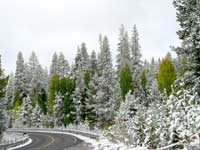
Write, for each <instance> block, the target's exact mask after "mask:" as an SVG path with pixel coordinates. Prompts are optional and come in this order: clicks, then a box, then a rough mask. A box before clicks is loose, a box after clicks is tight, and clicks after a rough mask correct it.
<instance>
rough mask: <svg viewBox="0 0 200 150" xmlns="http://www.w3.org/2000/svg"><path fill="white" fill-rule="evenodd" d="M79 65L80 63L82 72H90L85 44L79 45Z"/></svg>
mask: <svg viewBox="0 0 200 150" xmlns="http://www.w3.org/2000/svg"><path fill="white" fill-rule="evenodd" d="M80 50H81V63H82V70H83V71H87V70H90V63H89V62H90V61H89V55H88V53H87V48H86V44H85V43H82V44H81V49H80Z"/></svg>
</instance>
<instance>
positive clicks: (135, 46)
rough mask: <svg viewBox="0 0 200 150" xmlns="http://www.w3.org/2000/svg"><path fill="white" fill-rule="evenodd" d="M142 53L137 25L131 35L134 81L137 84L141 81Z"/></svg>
mask: <svg viewBox="0 0 200 150" xmlns="http://www.w3.org/2000/svg"><path fill="white" fill-rule="evenodd" d="M141 58H142V54H141V47H140V44H139V34H138V31H137V27H136V25H134V27H133V33H132V37H131V70H132V73H133V81H135V82H136V83H137V84H139V83H138V82H140V74H141V70H142V69H141V68H142V60H141Z"/></svg>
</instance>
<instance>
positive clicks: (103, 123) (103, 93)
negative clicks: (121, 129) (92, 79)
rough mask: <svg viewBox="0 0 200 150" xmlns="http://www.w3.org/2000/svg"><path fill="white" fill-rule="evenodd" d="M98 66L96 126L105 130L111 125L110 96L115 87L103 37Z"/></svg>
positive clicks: (106, 45) (107, 49)
mask: <svg viewBox="0 0 200 150" xmlns="http://www.w3.org/2000/svg"><path fill="white" fill-rule="evenodd" d="M100 55H101V57H100V58H101V61H100V64H99V65H100V66H103V70H102V73H101V76H100V77H99V79H98V80H99V84H98V91H97V97H96V101H97V103H96V108H95V109H96V113H97V120H98V126H99V127H100V128H106V127H108V126H110V125H111V124H113V119H114V118H113V113H114V110H112V109H114V107H112V106H111V105H112V104H111V103H110V102H111V96H112V95H113V89H114V85H115V76H114V70H113V68H112V59H111V53H110V48H109V43H108V39H107V37H106V36H105V37H104V39H103V47H102V51H101V52H100Z"/></svg>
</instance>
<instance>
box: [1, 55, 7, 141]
mask: <svg viewBox="0 0 200 150" xmlns="http://www.w3.org/2000/svg"><path fill="white" fill-rule="evenodd" d="M7 81H8V78H7V77H5V75H4V73H3V69H2V66H1V55H0V140H1V138H2V133H3V131H4V130H5V129H6V128H7V127H6V119H7V118H6V116H5V113H6V110H5V109H6V107H7V106H5V102H6V100H5V93H6V85H7Z"/></svg>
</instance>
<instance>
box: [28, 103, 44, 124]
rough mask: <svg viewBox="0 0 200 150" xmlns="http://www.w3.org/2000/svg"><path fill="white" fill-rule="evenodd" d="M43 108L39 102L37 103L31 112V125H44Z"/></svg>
mask: <svg viewBox="0 0 200 150" xmlns="http://www.w3.org/2000/svg"><path fill="white" fill-rule="evenodd" d="M42 116H43V113H42V110H41V108H40V106H39V105H38V104H36V105H35V108H33V110H32V114H31V122H32V123H31V126H32V127H35V128H39V127H42V119H43V118H42Z"/></svg>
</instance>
